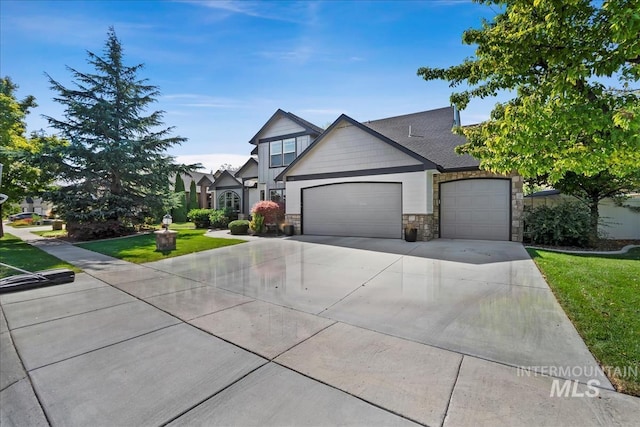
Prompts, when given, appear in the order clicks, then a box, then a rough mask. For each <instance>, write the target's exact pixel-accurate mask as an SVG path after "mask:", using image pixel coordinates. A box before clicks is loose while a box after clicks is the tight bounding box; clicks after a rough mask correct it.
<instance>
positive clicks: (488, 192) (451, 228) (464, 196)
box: [440, 179, 511, 240]
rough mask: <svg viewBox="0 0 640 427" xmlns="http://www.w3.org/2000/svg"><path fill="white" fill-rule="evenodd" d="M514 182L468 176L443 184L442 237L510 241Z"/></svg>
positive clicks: (441, 188)
mask: <svg viewBox="0 0 640 427" xmlns="http://www.w3.org/2000/svg"><path fill="white" fill-rule="evenodd" d="M510 212H511V181H510V180H508V179H466V180H460V181H450V182H443V183H442V184H440V237H443V238H450V239H480V240H509V235H510Z"/></svg>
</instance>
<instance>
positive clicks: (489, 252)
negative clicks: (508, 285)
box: [288, 235, 531, 265]
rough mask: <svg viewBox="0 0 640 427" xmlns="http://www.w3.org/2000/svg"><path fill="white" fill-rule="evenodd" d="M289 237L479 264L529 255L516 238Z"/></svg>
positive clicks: (526, 258) (520, 258)
mask: <svg viewBox="0 0 640 427" xmlns="http://www.w3.org/2000/svg"><path fill="white" fill-rule="evenodd" d="M288 240H296V241H299V242H307V243H315V244H320V245H330V246H340V247H343V248H351V249H362V250H367V251H374V252H384V253H390V254H397V255H407V256H413V257H420V258H429V259H436V260H442V261H453V262H461V263H467V264H478V265H479V264H492V263H498V262H508V261H519V260H529V259H531V257H530V256H529V254H528V253H527V251H526V250H525V249H524V246H522V244H521V243H519V242H498V241H488V240H451V239H436V240H431V241H428V242H405V241H404V240H402V239H372V238H365V237H336V236H310V235H302V236H293V237H289V238H288Z"/></svg>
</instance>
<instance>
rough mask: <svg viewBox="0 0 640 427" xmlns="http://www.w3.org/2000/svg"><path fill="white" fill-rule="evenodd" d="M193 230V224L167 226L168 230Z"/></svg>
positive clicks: (183, 223) (175, 223)
mask: <svg viewBox="0 0 640 427" xmlns="http://www.w3.org/2000/svg"><path fill="white" fill-rule="evenodd" d="M158 228H161V227H158ZM195 228H196V225H195V224H194V223H193V222H174V223H172V224H171V225H170V226H169V230H195Z"/></svg>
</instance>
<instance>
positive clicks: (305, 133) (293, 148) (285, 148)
mask: <svg viewBox="0 0 640 427" xmlns="http://www.w3.org/2000/svg"><path fill="white" fill-rule="evenodd" d="M322 132H323V129H322V128H320V127H318V126H316V125H314V124H313V123H310V122H308V121H306V120H304V119H302V118H300V117H298V116H296V115H295V114H292V113H288V112H286V111H283V110H280V109H279V110H278V111H276V112H275V113H274V114H273V115H272V116H271V118H270V119H269V120H267V122H266V123H265V124H264V126H262V128H260V130H259V131H258V133H256V134H255V135H254V137H253V138H251V140H250V141H249V143H251V144H254V145H255V146H256V149H257V151H256V149H254V151H253V152H252V154H254V153H257V155H258V194H259V199H260V200H273V201H276V202H284V201H285V200H286V188H285V183H284V181H276V180H275V178H276V177H277V176H278V175H279V174H280V173H281V172H282V171H283V170H284V169H285V168H286V167H287V166H289V165H290V164H291V163H292V162H293V161H294V160H295V159H296V157H298V156H299V155H300V154H302V152H303V151H304V150H306V149H307V147H309V145H311V143H313V141H315V139H316V138H317V137H318V136H319V135H320V134H321V133H322Z"/></svg>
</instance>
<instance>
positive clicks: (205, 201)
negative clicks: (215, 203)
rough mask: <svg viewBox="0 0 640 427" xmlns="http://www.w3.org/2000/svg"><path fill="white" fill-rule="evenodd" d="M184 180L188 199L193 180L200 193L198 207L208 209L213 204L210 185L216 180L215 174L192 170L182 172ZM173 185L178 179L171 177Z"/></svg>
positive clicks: (198, 193) (197, 192) (197, 191)
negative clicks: (209, 190)
mask: <svg viewBox="0 0 640 427" xmlns="http://www.w3.org/2000/svg"><path fill="white" fill-rule="evenodd" d="M180 176H182V180H183V181H184V188H185V193H186V199H187V200H189V190H190V189H191V181H195V183H196V194H197V195H198V197H197V199H198V207H199V208H201V209H208V208H209V207H210V206H211V194H209V192H208V189H209V186H210V185H211V184H212V183H213V181H215V178H214V175H213V174H210V173H203V172H190V173H188V174H186V173H183V174H180ZM169 181H170V182H171V186H172V187H173V186H175V182H176V179H175V177H171V178H170V179H169Z"/></svg>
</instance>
